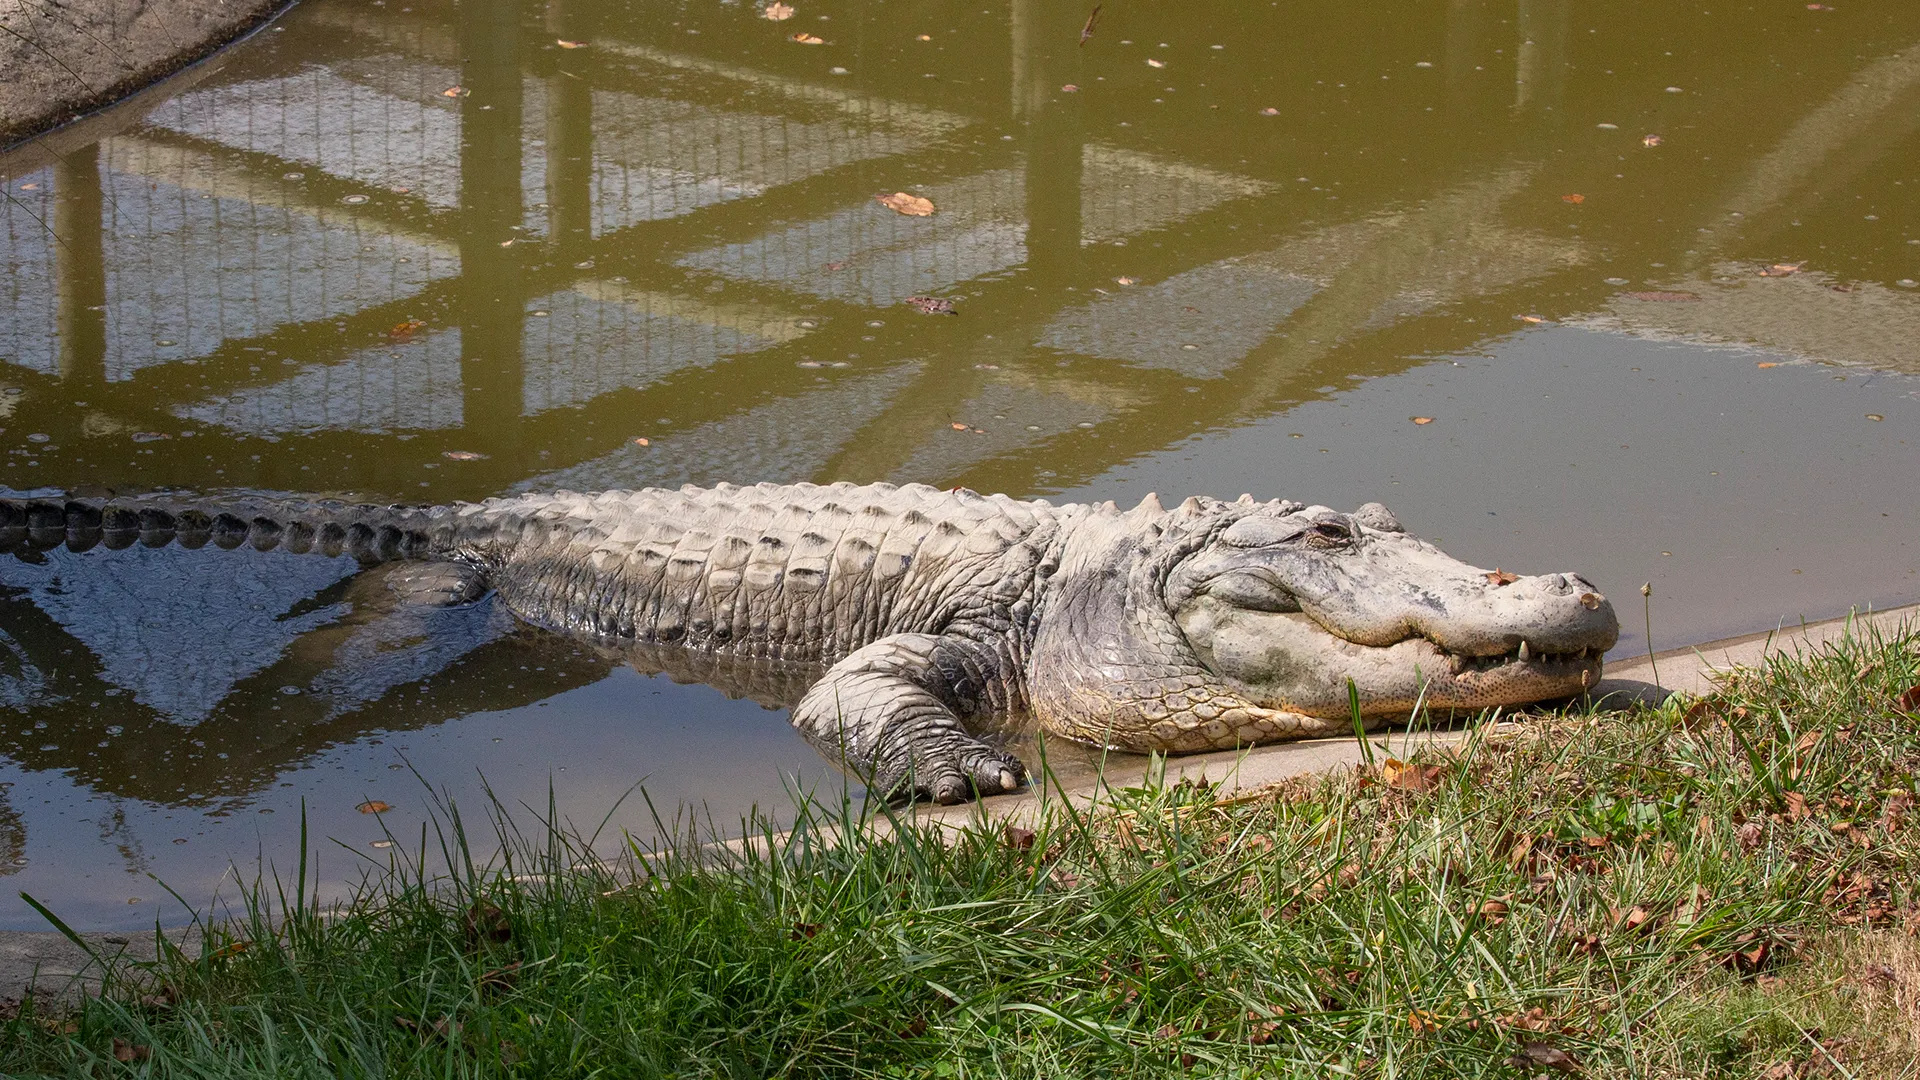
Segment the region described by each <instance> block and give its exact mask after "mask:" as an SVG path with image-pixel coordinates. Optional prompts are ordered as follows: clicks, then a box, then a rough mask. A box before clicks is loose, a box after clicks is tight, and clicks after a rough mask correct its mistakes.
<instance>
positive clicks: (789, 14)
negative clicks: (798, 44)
mask: <svg viewBox="0 0 1920 1080" xmlns="http://www.w3.org/2000/svg"><path fill="white" fill-rule="evenodd" d="M760 17H761V18H763V19H771V20H772V21H774V22H785V21H786V20H788V19H791V18H793V8H792V7H791V6H789V5H787V4H782V3H780V2H779V0H774V2H773V3H771V4H768V5H767V6H766V7H764V8H762V9H761V10H760Z"/></svg>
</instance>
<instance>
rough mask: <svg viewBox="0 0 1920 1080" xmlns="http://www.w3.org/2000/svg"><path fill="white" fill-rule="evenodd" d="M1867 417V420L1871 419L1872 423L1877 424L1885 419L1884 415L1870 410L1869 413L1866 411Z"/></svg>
mask: <svg viewBox="0 0 1920 1080" xmlns="http://www.w3.org/2000/svg"><path fill="white" fill-rule="evenodd" d="M1867 419H1869V420H1871V421H1873V422H1874V423H1876V424H1877V423H1879V422H1880V421H1882V420H1885V419H1886V417H1884V416H1881V415H1880V414H1879V413H1877V412H1870V413H1868V414H1867Z"/></svg>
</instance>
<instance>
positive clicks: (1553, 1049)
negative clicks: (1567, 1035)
mask: <svg viewBox="0 0 1920 1080" xmlns="http://www.w3.org/2000/svg"><path fill="white" fill-rule="evenodd" d="M1508 1063H1509V1064H1511V1065H1512V1066H1513V1067H1514V1068H1516V1069H1522V1070H1524V1069H1526V1068H1527V1067H1528V1066H1531V1065H1545V1066H1546V1067H1547V1068H1549V1069H1558V1070H1560V1071H1561V1072H1567V1073H1572V1072H1579V1071H1580V1062H1579V1061H1577V1060H1575V1059H1574V1056H1573V1055H1572V1054H1569V1053H1567V1052H1566V1051H1565V1050H1562V1049H1560V1048H1559V1047H1557V1046H1554V1045H1552V1044H1551V1043H1543V1042H1530V1043H1526V1044H1524V1045H1522V1046H1521V1047H1520V1052H1519V1053H1517V1054H1515V1055H1513V1057H1511V1058H1509V1059H1508Z"/></svg>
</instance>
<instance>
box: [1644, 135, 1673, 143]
mask: <svg viewBox="0 0 1920 1080" xmlns="http://www.w3.org/2000/svg"><path fill="white" fill-rule="evenodd" d="M1666 141H1667V140H1665V139H1663V138H1661V137H1660V136H1658V135H1642V136H1641V137H1640V145H1642V146H1659V145H1660V144H1661V143H1663V142H1666Z"/></svg>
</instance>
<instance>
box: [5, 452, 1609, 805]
mask: <svg viewBox="0 0 1920 1080" xmlns="http://www.w3.org/2000/svg"><path fill="white" fill-rule="evenodd" d="M169 543H172V544H178V545H181V546H184V547H200V546H203V545H206V544H208V543H211V544H213V545H215V546H216V547H219V548H226V549H233V548H240V547H249V548H253V549H258V550H261V551H267V550H271V549H275V548H278V549H281V550H284V551H289V552H294V553H301V552H318V553H322V554H326V555H331V556H340V555H342V554H346V555H351V556H353V557H355V558H357V559H359V560H361V561H362V562H363V563H367V564H372V563H382V562H394V561H398V560H407V561H409V565H408V566H405V567H396V568H394V569H395V570H396V571H403V572H399V573H397V579H398V580H400V581H401V582H402V583H403V586H404V588H406V589H409V590H411V592H412V593H413V595H414V598H415V599H417V600H420V601H421V602H426V603H436V604H459V603H466V602H470V601H474V600H477V599H479V598H481V597H482V596H483V595H486V594H487V593H488V592H489V591H491V592H492V593H493V594H495V595H497V596H498V597H499V598H500V600H501V601H502V602H504V603H505V604H506V605H507V606H508V607H509V608H510V609H511V610H512V611H513V612H514V613H515V614H517V615H518V616H519V617H521V618H522V619H524V620H526V621H528V622H530V623H533V624H536V625H540V626H544V627H548V628H551V629H554V630H557V631H561V632H564V633H569V634H575V635H580V636H583V637H587V638H590V639H593V640H596V641H600V642H615V643H630V644H632V645H634V646H636V647H640V648H653V649H659V648H671V649H682V650H691V651H693V652H694V653H697V654H699V655H701V656H702V657H703V658H705V659H706V660H708V661H711V663H713V664H720V665H724V664H738V665H758V666H761V667H765V666H767V665H776V666H782V667H787V668H794V667H799V668H805V667H807V666H811V667H812V668H813V669H814V671H815V673H816V677H812V678H811V681H810V682H809V683H808V684H807V686H806V688H805V691H804V693H803V694H802V695H801V696H800V699H799V701H798V702H797V704H795V705H794V706H793V708H792V712H791V718H792V722H793V724H794V725H795V726H796V727H797V728H799V730H800V731H801V733H802V734H804V735H805V736H807V737H808V739H809V740H811V741H812V742H814V743H815V745H816V746H819V747H821V748H822V749H823V750H824V751H828V752H829V753H830V754H831V755H837V756H838V757H839V758H841V759H842V760H844V761H845V762H846V764H847V765H848V767H849V768H851V769H852V770H853V771H854V772H855V773H856V774H858V775H860V776H861V777H862V779H863V780H864V781H865V782H866V783H867V785H868V790H869V791H870V792H873V793H876V794H879V795H881V796H884V797H887V798H890V799H894V800H923V799H931V800H933V801H936V802H941V803H952V802H958V801H961V800H964V799H967V798H970V797H974V796H983V795H994V794H999V793H1003V792H1008V791H1012V790H1015V789H1017V788H1019V787H1021V786H1023V785H1024V784H1025V783H1026V780H1027V770H1026V768H1025V766H1024V765H1023V764H1022V763H1021V761H1020V760H1019V759H1018V757H1017V756H1016V755H1014V754H1013V753H1011V752H1009V751H1008V750H1007V749H1006V748H1005V747H1004V746H1003V745H1002V744H1001V742H1000V741H997V740H996V738H995V734H994V731H995V729H996V728H995V725H994V724H993V723H992V722H993V721H995V720H998V721H1000V722H1001V723H1002V724H1004V722H1005V721H1006V720H1007V719H1008V718H1011V717H1013V716H1016V715H1025V716H1030V717H1032V718H1033V719H1035V720H1037V721H1038V723H1039V725H1040V726H1041V728H1042V729H1043V730H1045V731H1047V732H1051V733H1053V734H1055V735H1059V736H1064V737H1066V738H1069V739H1073V740H1077V741H1080V742H1084V743H1090V744H1094V745H1096V746H1100V747H1106V748H1111V749H1115V750H1123V751H1133V752H1147V751H1156V752H1166V753H1178V752H1187V751H1199V750H1212V749H1225V748H1235V747H1251V746H1254V745H1256V744H1263V743H1269V742H1274V741H1277V740H1285V739H1298V738H1303V737H1309V736H1317V735H1328V734H1338V733H1351V732H1352V731H1353V726H1354V724H1355V723H1356V722H1358V723H1360V724H1362V725H1364V726H1367V727H1370V728H1377V727H1380V726H1384V725H1387V724H1390V723H1392V722H1395V721H1400V720H1405V719H1407V718H1408V717H1410V716H1412V715H1415V714H1418V713H1421V712H1422V711H1431V712H1433V713H1437V714H1445V713H1446V712H1448V711H1450V710H1482V709H1487V708H1490V707H1494V706H1504V705H1516V704H1522V703H1527V702H1535V701H1543V700H1548V699H1558V698H1567V697H1573V696H1577V695H1579V694H1580V693H1581V692H1582V691H1584V690H1585V689H1586V688H1588V687H1590V686H1591V685H1593V683H1594V682H1595V681H1597V680H1598V678H1599V676H1600V672H1601V657H1602V655H1603V654H1604V653H1605V652H1606V651H1607V649H1608V648H1610V647H1611V646H1612V645H1613V644H1614V642H1615V640H1616V639H1617V638H1618V636H1619V621H1618V619H1617V618H1616V617H1615V615H1614V611H1613V607H1612V605H1611V604H1609V603H1608V602H1607V600H1606V598H1605V597H1604V596H1602V595H1601V594H1600V592H1599V591H1598V590H1597V589H1595V588H1594V587H1593V586H1592V585H1591V584H1589V583H1588V582H1587V581H1586V580H1585V579H1583V578H1581V577H1579V576H1578V575H1575V574H1545V575H1540V576H1532V577H1522V576H1519V575H1515V574H1512V573H1508V572H1506V571H1503V570H1500V569H1494V570H1485V569H1482V568H1480V567H1475V566H1470V565H1468V564H1466V563H1464V562H1461V561H1459V560H1456V559H1454V558H1452V557H1450V556H1448V555H1446V554H1445V553H1443V552H1441V551H1440V550H1439V549H1437V548H1435V547H1434V546H1433V545H1431V544H1428V543H1426V542H1424V541H1422V540H1419V539H1417V538H1415V537H1414V536H1412V535H1410V534H1408V533H1407V532H1406V531H1405V530H1404V529H1403V528H1402V527H1401V526H1400V524H1399V522H1397V521H1396V520H1395V519H1394V517H1393V515H1392V514H1391V513H1389V512H1388V511H1387V509H1386V507H1384V506H1382V505H1380V504H1378V503H1368V504H1366V505H1364V506H1361V507H1360V508H1358V509H1356V510H1354V511H1353V512H1351V513H1341V512H1337V511H1335V510H1332V509H1329V508H1327V507H1324V506H1307V505H1303V504H1301V503H1298V502H1292V501H1286V500H1272V501H1264V502H1262V501H1256V500H1255V499H1254V498H1253V497H1252V496H1251V495H1243V496H1241V497H1240V498H1239V499H1238V500H1234V501H1224V500H1218V499H1213V498H1205V497H1194V498H1189V499H1187V500H1186V501H1184V502H1182V503H1180V504H1179V505H1178V506H1176V507H1175V508H1173V509H1166V508H1164V507H1163V506H1162V505H1161V503H1160V501H1159V500H1158V499H1157V498H1156V497H1154V496H1152V495H1149V496H1147V497H1146V498H1145V499H1143V500H1142V501H1141V502H1140V504H1139V505H1138V506H1135V507H1133V508H1132V509H1131V510H1124V511H1123V510H1121V509H1119V508H1117V507H1115V506H1114V504H1112V503H1110V502H1109V503H1104V504H1096V505H1088V504H1063V505H1058V506H1055V505H1052V504H1051V503H1049V502H1047V501H1046V500H1043V499H1034V500H1019V499H1013V498H1009V497H1007V496H1004V495H990V496H983V495H979V494H976V493H975V492H972V491H968V490H965V489H954V490H951V491H943V490H939V489H936V488H931V487H926V486H924V485H918V484H914V485H907V486H904V487H895V486H892V485H888V484H871V485H854V484H844V483H843V484H833V485H830V486H816V485H812V484H794V485H774V484H761V485H758V486H755V487H737V486H733V485H729V484H721V485H718V486H715V487H712V488H697V487H693V486H687V487H683V488H681V489H679V490H664V489H657V488H649V489H644V490H637V491H607V492H600V493H595V494H578V493H574V492H569V491H557V492H553V493H551V494H529V495H520V496H514V497H507V498H495V499H487V500H485V501H484V502H478V503H453V504H448V505H436V506H405V505H402V506H377V505H362V504H352V503H347V502H342V501H332V500H310V499H295V498H281V497H273V496H263V495H246V494H242V495H224V496H205V497H200V496H153V495H148V496H137V497H112V498H107V499H87V498H37V499H36V498H11V499H0V551H13V552H15V553H16V554H18V555H19V556H21V557H23V558H35V557H38V555H37V553H38V552H41V551H45V550H47V549H50V548H53V547H55V546H59V545H65V546H66V547H68V548H70V549H73V550H85V549H88V548H92V547H95V546H102V547H105V548H108V549H123V548H127V547H130V546H132V545H134V544H141V545H144V546H147V547H164V546H166V545H167V544H169ZM1000 730H1004V728H1001V729H1000Z"/></svg>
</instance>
